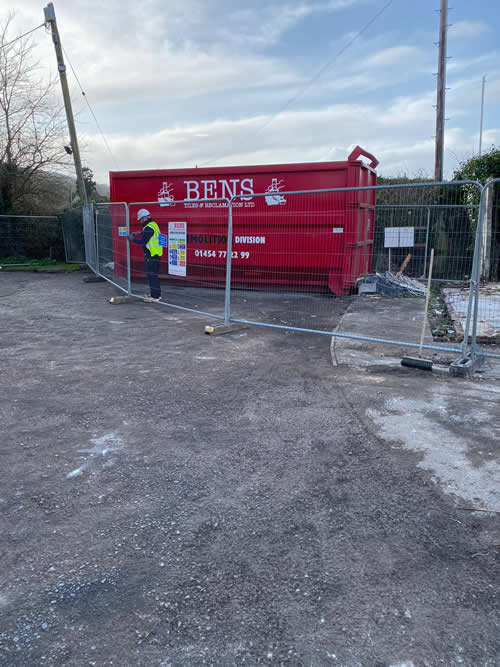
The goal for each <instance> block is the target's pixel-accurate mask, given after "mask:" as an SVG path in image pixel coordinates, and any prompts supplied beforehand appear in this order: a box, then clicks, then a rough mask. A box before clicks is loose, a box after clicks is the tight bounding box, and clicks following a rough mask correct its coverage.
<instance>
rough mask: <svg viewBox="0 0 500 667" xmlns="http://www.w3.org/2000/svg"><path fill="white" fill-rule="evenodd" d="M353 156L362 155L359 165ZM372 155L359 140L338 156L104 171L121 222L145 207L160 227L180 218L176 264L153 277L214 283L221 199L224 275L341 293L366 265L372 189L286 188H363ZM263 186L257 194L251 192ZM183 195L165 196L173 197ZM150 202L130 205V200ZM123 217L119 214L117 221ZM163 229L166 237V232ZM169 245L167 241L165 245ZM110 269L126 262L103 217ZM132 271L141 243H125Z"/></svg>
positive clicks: (249, 284) (373, 178) (254, 284)
mask: <svg viewBox="0 0 500 667" xmlns="http://www.w3.org/2000/svg"><path fill="white" fill-rule="evenodd" d="M361 156H365V157H367V158H369V160H370V164H369V165H367V164H366V163H364V162H363V161H361V160H360V157H361ZM377 165H378V161H377V160H376V159H375V158H374V157H373V155H371V154H370V153H368V152H367V151H365V150H363V149H362V148H360V147H359V146H357V147H356V148H355V149H354V151H353V152H352V153H351V154H350V155H349V157H348V159H347V161H345V162H320V163H305V164H285V165H261V166H250V167H221V168H216V167H210V168H202V169H175V170H172V169H167V170H147V171H114V172H110V190H111V201H112V202H127V203H129V204H131V207H130V229H131V231H137V230H138V229H139V225H138V223H137V221H136V218H137V211H138V209H139V208H143V207H144V208H147V209H148V210H149V211H150V212H151V214H152V217H153V219H154V220H155V221H156V222H157V223H158V225H159V226H160V229H161V231H162V233H164V234H166V235H168V231H169V228H170V229H171V230H174V229H175V227H174V226H173V224H172V223H186V225H185V226H183V225H177V228H179V229H182V228H183V227H184V229H185V231H186V236H185V240H186V248H185V255H183V256H182V259H184V257H185V265H184V264H183V266H182V267H181V268H180V270H179V266H178V264H179V262H177V267H176V268H175V270H174V269H173V267H171V266H169V259H168V258H169V254H170V253H172V252H175V250H172V249H170V253H169V251H168V250H167V249H166V251H165V252H164V254H163V259H162V264H161V269H160V276H161V277H162V278H163V279H167V280H171V281H175V282H176V283H177V284H178V283H179V281H180V282H183V283H185V284H197V285H205V286H208V285H210V286H220V287H223V286H224V281H225V267H226V244H227V218H228V207H227V203H226V202H224V201H213V200H216V199H218V198H219V199H220V198H227V199H231V198H232V197H233V196H238V197H237V199H236V200H235V201H234V203H233V248H232V250H233V254H232V270H231V284H232V285H233V286H234V287H241V288H261V289H266V288H267V289H273V288H275V289H286V290H311V291H313V290H314V291H323V290H328V289H329V290H331V291H332V292H333V293H334V294H338V295H342V294H345V293H346V292H348V291H349V290H350V289H351V288H352V287H353V286H354V284H355V282H356V279H357V278H358V277H359V276H360V275H362V274H364V273H367V272H369V271H370V270H371V262H372V248H373V228H374V216H375V194H376V193H375V191H374V190H365V191H359V190H358V191H356V190H354V191H346V192H341V193H338V192H336V193H321V194H318V193H311V194H303V195H302V194H301V195H289V194H287V193H289V192H297V191H301V192H302V191H304V190H308V191H309V190H323V189H328V188H356V187H368V188H372V187H374V186H376V184H377V174H376V172H375V168H376V167H377ZM259 193H265V196H263V197H257V196H255V195H256V194H259ZM176 201H177V202H179V201H181V202H183V203H174V202H176ZM141 202H154V204H149V203H148V204H145V205H144V206H140V205H138V204H137V203H141ZM120 224H122V225H123V221H121V222H120ZM172 238H173V236H172ZM172 247H174V248H175V246H174V245H173V243H171V248H172ZM113 253H114V257H115V267H117V268H115V271H116V272H117V273H120V275H121V274H122V272H123V267H125V266H126V241H125V239H124V238H123V236H120V235H119V233H118V223H117V224H116V225H115V222H114V216H113ZM131 274H132V278H133V279H134V278H143V277H144V273H143V253H142V249H141V248H140V247H139V246H137V245H135V244H131Z"/></svg>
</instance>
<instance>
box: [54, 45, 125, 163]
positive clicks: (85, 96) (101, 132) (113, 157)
mask: <svg viewBox="0 0 500 667" xmlns="http://www.w3.org/2000/svg"><path fill="white" fill-rule="evenodd" d="M63 52H64V55H65V56H66V60H67V61H68V64H69V66H70V67H71V71H72V72H73V75H74V77H75V79H76V82H77V84H78V86H79V88H80V90H81V92H82V95H83V97H84V99H85V102H86V103H87V106H88V108H89V111H90V113H91V114H92V117H93V119H94V121H95V124H96V125H97V129H98V130H99V133H100V135H101V137H102V140H103V141H104V143H105V145H106V148H107V149H108V152H109V154H110V155H111V157H112V159H113V162H114V163H115V166H116V167H117V168H118V169H119V166H118V162H117V160H116V158H115V156H114V154H113V151H112V150H111V148H110V147H109V144H108V142H107V139H106V137H105V136H104V132H103V131H102V129H101V126H100V125H99V121H98V120H97V117H96V115H95V113H94V110H93V109H92V107H91V105H90V102H89V101H88V99H87V95H86V93H85V91H84V90H83V88H82V84H81V83H80V79H79V78H78V75H77V73H76V72H75V68H74V67H73V65H72V64H71V60H70V59H69V56H68V54H67V53H66V50H65V48H64V47H63Z"/></svg>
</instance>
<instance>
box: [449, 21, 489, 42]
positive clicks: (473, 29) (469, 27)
mask: <svg viewBox="0 0 500 667" xmlns="http://www.w3.org/2000/svg"><path fill="white" fill-rule="evenodd" d="M490 30H491V28H490V26H489V25H488V24H487V23H484V22H483V21H458V22H457V23H454V24H453V25H452V26H451V28H450V31H449V35H450V38H451V39H454V38H459V37H463V38H467V37H479V36H480V35H483V34H484V33H486V32H489V31H490Z"/></svg>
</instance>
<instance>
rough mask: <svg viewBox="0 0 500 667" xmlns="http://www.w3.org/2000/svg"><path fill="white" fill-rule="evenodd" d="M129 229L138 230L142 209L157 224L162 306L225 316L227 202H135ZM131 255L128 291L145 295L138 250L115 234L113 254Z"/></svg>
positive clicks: (218, 316)
mask: <svg viewBox="0 0 500 667" xmlns="http://www.w3.org/2000/svg"><path fill="white" fill-rule="evenodd" d="M129 208H130V230H131V232H139V231H141V229H142V227H141V225H140V223H139V222H138V220H137V213H138V211H139V210H140V209H141V208H145V209H147V210H148V211H149V212H150V213H151V216H152V218H153V220H154V221H155V222H156V223H157V224H158V226H159V228H160V232H161V234H162V237H161V239H162V243H164V244H165V247H164V250H163V256H162V259H161V262H160V272H159V277H160V280H161V289H162V300H161V302H162V303H163V304H165V305H170V306H173V307H175V308H180V309H183V310H188V311H192V312H196V313H201V314H203V315H206V316H208V317H215V318H223V317H224V294H225V292H224V290H225V285H226V265H227V261H228V259H227V242H228V239H227V227H228V211H229V200H228V199H226V198H218V199H198V200H196V201H193V200H189V201H186V200H183V201H175V200H173V199H171V198H169V199H168V200H165V201H163V202H158V201H156V202H138V203H132V204H130V205H129ZM127 246H128V248H129V252H130V274H131V290H132V294H134V295H136V296H143V295H144V294H145V293H148V285H147V281H146V277H145V270H144V254H143V250H142V248H141V247H140V246H139V245H137V244H134V243H128V242H127V241H126V239H122V238H120V237H119V236H117V235H116V234H115V236H114V237H113V247H114V252H115V255H116V256H119V257H124V256H125V252H126V250H127Z"/></svg>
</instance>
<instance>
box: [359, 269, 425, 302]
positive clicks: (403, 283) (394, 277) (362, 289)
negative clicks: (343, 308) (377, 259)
mask: <svg viewBox="0 0 500 667" xmlns="http://www.w3.org/2000/svg"><path fill="white" fill-rule="evenodd" d="M358 293H359V294H370V293H372V294H375V293H376V294H383V295H385V296H409V297H425V296H426V294H427V288H426V287H425V285H423V284H422V283H420V282H419V281H418V280H415V279H414V278H408V276H405V275H403V274H402V273H391V272H390V271H386V272H385V273H376V274H375V275H370V276H364V277H363V278H362V279H361V280H360V281H359V283H358Z"/></svg>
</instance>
